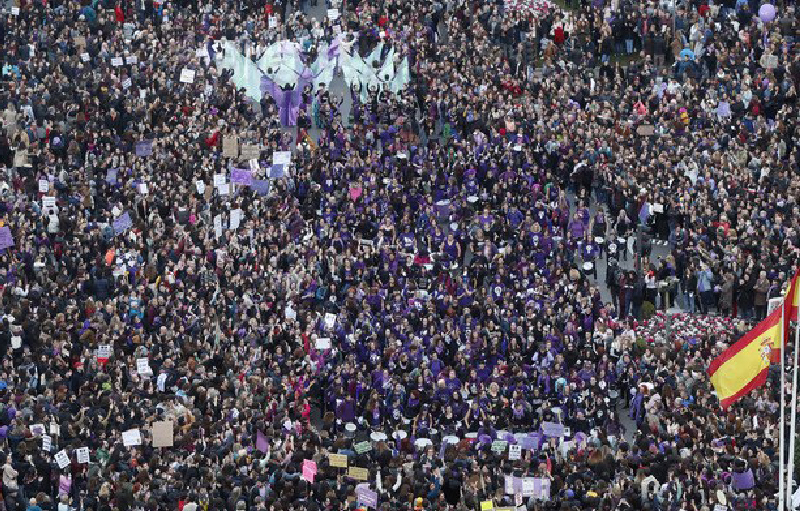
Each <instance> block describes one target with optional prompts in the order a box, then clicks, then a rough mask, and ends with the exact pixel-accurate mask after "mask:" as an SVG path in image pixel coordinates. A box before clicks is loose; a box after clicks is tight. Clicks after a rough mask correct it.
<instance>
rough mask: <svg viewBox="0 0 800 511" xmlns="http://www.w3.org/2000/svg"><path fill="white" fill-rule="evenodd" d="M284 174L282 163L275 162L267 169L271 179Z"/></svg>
mask: <svg viewBox="0 0 800 511" xmlns="http://www.w3.org/2000/svg"><path fill="white" fill-rule="evenodd" d="M283 175H284V170H283V164H282V163H276V164H274V165H273V166H272V167H271V168H270V169H269V177H271V178H272V179H280V178H282V177H283Z"/></svg>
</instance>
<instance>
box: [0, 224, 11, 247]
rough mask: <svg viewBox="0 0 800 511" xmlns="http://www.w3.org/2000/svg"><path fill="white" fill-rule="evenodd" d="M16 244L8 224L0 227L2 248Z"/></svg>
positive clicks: (0, 245)
mask: <svg viewBox="0 0 800 511" xmlns="http://www.w3.org/2000/svg"><path fill="white" fill-rule="evenodd" d="M13 246H14V235H13V234H11V229H9V228H8V226H4V227H0V250H2V249H4V248H8V247H13Z"/></svg>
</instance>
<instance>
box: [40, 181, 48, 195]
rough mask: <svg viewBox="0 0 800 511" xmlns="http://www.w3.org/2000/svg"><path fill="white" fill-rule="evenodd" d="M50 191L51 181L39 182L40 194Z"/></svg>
mask: <svg viewBox="0 0 800 511" xmlns="http://www.w3.org/2000/svg"><path fill="white" fill-rule="evenodd" d="M49 191H50V181H48V180H47V179H40V180H39V193H47V192H49Z"/></svg>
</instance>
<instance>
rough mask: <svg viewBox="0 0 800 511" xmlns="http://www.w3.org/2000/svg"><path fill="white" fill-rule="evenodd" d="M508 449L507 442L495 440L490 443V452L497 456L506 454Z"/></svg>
mask: <svg viewBox="0 0 800 511" xmlns="http://www.w3.org/2000/svg"><path fill="white" fill-rule="evenodd" d="M507 447H508V442H506V441H505V440H495V441H494V442H492V452H496V453H498V454H503V453H504V452H506V448H507Z"/></svg>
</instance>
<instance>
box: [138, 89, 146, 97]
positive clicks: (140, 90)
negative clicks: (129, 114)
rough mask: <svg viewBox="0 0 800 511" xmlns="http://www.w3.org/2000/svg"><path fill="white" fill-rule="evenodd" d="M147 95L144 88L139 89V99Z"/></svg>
mask: <svg viewBox="0 0 800 511" xmlns="http://www.w3.org/2000/svg"><path fill="white" fill-rule="evenodd" d="M146 97H147V91H146V90H144V89H139V99H144V98H146Z"/></svg>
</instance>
